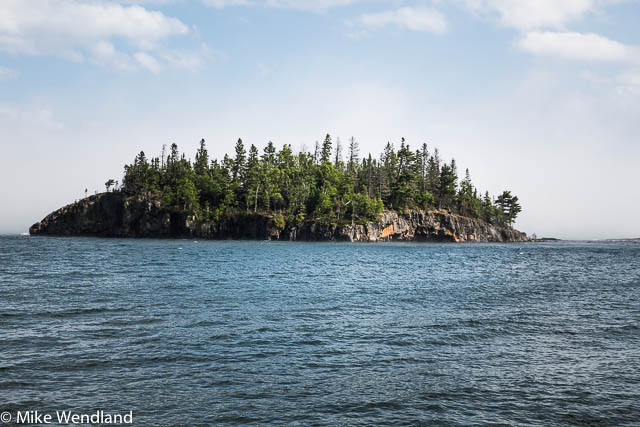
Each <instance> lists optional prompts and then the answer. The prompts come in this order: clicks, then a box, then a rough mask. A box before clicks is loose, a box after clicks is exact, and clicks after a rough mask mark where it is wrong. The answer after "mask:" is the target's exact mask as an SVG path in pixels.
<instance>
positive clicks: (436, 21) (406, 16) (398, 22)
mask: <svg viewBox="0 0 640 427" xmlns="http://www.w3.org/2000/svg"><path fill="white" fill-rule="evenodd" d="M348 24H349V25H351V26H356V27H359V28H361V29H362V30H364V31H366V30H381V29H384V28H387V27H396V28H398V29H402V30H411V31H422V32H430V33H435V34H442V33H444V32H445V31H446V29H447V20H446V19H445V17H444V16H443V15H442V14H441V13H440V12H438V11H437V10H435V9H431V8H426V7H419V8H414V7H401V8H400V9H396V10H387V11H384V12H378V13H368V14H364V15H361V16H360V17H359V18H358V19H357V20H356V21H355V22H349V23H348Z"/></svg>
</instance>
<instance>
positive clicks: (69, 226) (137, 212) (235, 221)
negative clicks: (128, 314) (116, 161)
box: [29, 192, 530, 242]
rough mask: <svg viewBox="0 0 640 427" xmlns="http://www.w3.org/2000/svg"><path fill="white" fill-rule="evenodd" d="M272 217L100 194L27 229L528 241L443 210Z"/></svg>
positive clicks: (138, 234)
mask: <svg viewBox="0 0 640 427" xmlns="http://www.w3.org/2000/svg"><path fill="white" fill-rule="evenodd" d="M277 223H280V221H276V220H275V219H274V218H273V217H272V216H269V215H263V214H254V213H246V214H245V213H243V214H237V215H234V216H231V217H229V218H226V219H223V220H221V221H200V220H199V219H198V218H197V217H195V216H188V215H184V214H181V213H169V212H166V211H165V210H164V209H162V208H161V203H160V200H158V199H153V198H145V197H140V196H136V197H126V196H124V195H123V194H122V193H118V192H111V193H102V194H98V195H94V196H90V197H88V198H86V199H82V200H80V201H78V202H76V203H73V204H70V205H67V206H65V207H63V208H61V209H58V210H57V211H55V212H52V213H51V214H49V215H47V216H46V217H45V218H44V219H43V220H42V221H40V222H37V223H35V224H34V225H32V226H31V227H30V228H29V233H30V234H31V235H45V236H94V237H165V238H175V237H187V238H200V239H217V240H226V239H238V240H240V239H245V240H249V239H250V240H285V241H351V242H356V241H357V242H379V241H392V240H393V241H425V242H427V241H433V242H528V241H530V239H529V238H528V237H527V235H526V234H525V233H522V232H520V231H517V230H515V229H513V228H511V227H505V226H500V225H495V224H489V223H487V222H485V221H483V220H480V219H476V218H469V217H464V216H460V215H454V214H450V213H447V212H445V211H409V212H404V213H398V212H391V211H388V212H384V213H382V214H381V216H380V219H379V221H377V222H369V223H367V224H364V225H360V224H353V225H352V224H346V225H321V224H317V223H314V222H312V221H305V222H303V223H301V224H298V225H296V226H290V225H287V224H285V225H284V226H279V225H278V224H277Z"/></svg>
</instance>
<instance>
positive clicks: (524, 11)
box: [462, 0, 613, 31]
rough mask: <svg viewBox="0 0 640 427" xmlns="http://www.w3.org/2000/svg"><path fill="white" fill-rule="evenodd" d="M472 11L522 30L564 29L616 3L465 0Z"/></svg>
mask: <svg viewBox="0 0 640 427" xmlns="http://www.w3.org/2000/svg"><path fill="white" fill-rule="evenodd" d="M462 1H463V2H464V3H465V4H466V6H467V7H468V8H470V9H471V10H472V11H473V12H476V13H480V14H498V16H499V19H500V21H501V23H502V24H503V25H505V26H507V27H512V28H517V29H519V30H524V31H528V30H532V29H540V28H562V27H564V25H566V24H567V23H569V22H571V21H574V20H577V19H580V18H582V17H583V16H584V15H585V14H586V13H589V12H592V11H594V10H595V9H596V8H597V7H598V6H600V5H603V4H607V3H612V2H613V0H462Z"/></svg>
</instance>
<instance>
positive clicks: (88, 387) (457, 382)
mask: <svg viewBox="0 0 640 427" xmlns="http://www.w3.org/2000/svg"><path fill="white" fill-rule="evenodd" d="M639 325H640V244H633V243H587V242H584V243H552V244H542V243H540V244H507V245H499V244H469V245H467V244H340V243H326V244H325V243H317V244H305V243H275V242H211V241H198V242H196V241H192V240H124V239H122V240H121V239H90V238H46V237H27V236H13V237H11V236H4V237H0V411H9V412H11V413H14V414H15V412H16V411H26V410H39V411H41V412H47V411H55V410H74V411H77V412H83V411H84V412H90V411H95V410H99V409H102V410H105V411H108V412H112V413H118V412H125V411H129V410H131V411H133V419H134V424H136V425H166V426H171V425H215V424H222V425H224V424H253V425H266V424H287V425H372V424H378V425H433V424H441V425H471V424H488V423H500V424H510V425H541V424H544V425H565V424H574V425H623V424H628V425H632V424H636V425H637V423H638V422H639V421H640V327H639Z"/></svg>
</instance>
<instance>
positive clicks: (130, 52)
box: [0, 0, 189, 72]
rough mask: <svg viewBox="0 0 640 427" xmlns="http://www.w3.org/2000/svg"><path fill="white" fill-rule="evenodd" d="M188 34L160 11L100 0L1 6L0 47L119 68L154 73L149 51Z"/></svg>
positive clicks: (9, 1) (36, 0) (34, 0)
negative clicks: (139, 69) (144, 69)
mask: <svg viewBox="0 0 640 427" xmlns="http://www.w3.org/2000/svg"><path fill="white" fill-rule="evenodd" d="M188 32H189V29H188V28H187V26H186V25H185V24H183V23H182V22H181V21H180V20H179V19H176V18H172V17H169V16H166V15H164V14H163V13H161V12H157V11H150V10H147V9H145V8H144V7H141V6H138V5H132V6H123V5H121V4H118V3H113V2H106V1H102V0H97V1H83V0H29V1H23V0H4V1H3V3H2V5H1V6H0V51H5V52H8V53H10V54H15V55H20V54H23V55H50V54H53V55H57V56H59V57H62V58H66V59H70V60H72V61H74V62H82V61H83V60H84V59H85V58H88V59H89V61H90V62H91V63H94V64H98V65H101V66H110V67H115V68H118V69H123V70H126V69H136V68H139V67H140V66H142V67H143V68H146V69H149V70H152V71H154V72H157V71H158V70H159V69H160V67H161V65H160V64H159V63H158V62H157V59H156V58H155V57H154V55H152V53H151V52H157V53H158V54H159V53H162V52H165V51H167V49H168V48H167V41H168V39H170V38H172V37H175V36H182V35H185V34H187V33H188ZM139 53H142V55H140V54H139Z"/></svg>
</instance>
